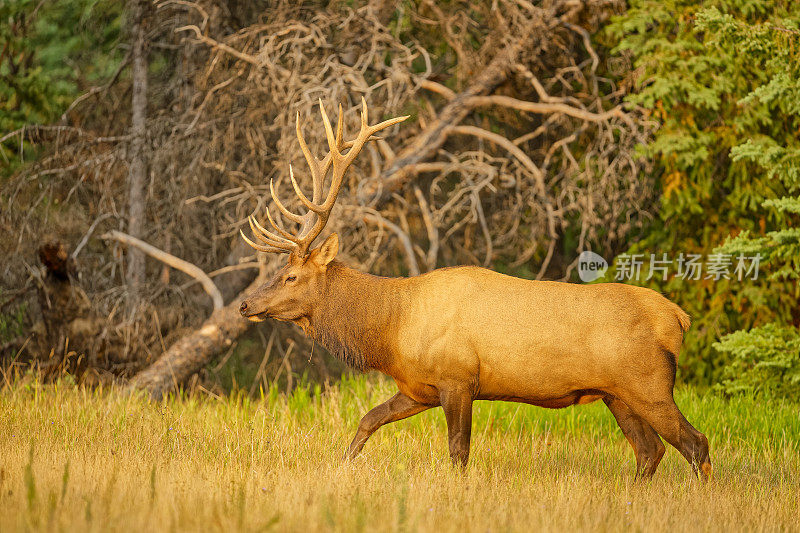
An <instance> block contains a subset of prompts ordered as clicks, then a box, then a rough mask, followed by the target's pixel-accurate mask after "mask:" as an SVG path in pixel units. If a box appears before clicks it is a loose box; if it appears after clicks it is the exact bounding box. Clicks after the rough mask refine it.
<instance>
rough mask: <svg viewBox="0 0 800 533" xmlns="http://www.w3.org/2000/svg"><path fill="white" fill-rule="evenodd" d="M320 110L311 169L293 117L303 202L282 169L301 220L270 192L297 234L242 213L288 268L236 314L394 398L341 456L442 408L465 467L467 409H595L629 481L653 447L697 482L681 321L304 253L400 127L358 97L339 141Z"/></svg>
mask: <svg viewBox="0 0 800 533" xmlns="http://www.w3.org/2000/svg"><path fill="white" fill-rule="evenodd" d="M319 106H320V113H321V115H322V123H323V125H324V128H325V135H326V138H327V142H328V147H329V149H330V151H329V152H328V154H327V155H326V156H325V157H324V158H323V159H322V160H319V159H317V158H316V157H314V156H313V155H312V154H311V152H310V151H309V148H308V146H307V145H306V142H305V140H304V139H303V134H302V131H301V126H300V116H299V113H298V117H297V138H298V140H299V143H300V148H301V150H302V152H303V155H304V156H305V159H306V161H307V162H308V166H309V167H310V173H311V179H312V182H313V193H312V197H311V199H309V198H308V197H307V196H306V195H305V194H304V193H303V191H302V190H301V188H300V186H299V185H298V183H297V181H296V179H295V177H294V173H293V172H292V168H291V166H290V167H289V178H290V180H291V183H292V186H293V188H294V191H295V193H296V194H297V197H298V198H299V200H300V203H302V205H303V206H305V208H306V209H307V210H308V211H307V213H305V214H304V215H302V216H301V215H299V214H297V213H294V212H292V211H290V210H289V209H288V208H287V207H286V206H285V205H284V204H283V203H282V202H281V201H280V199H279V198H278V196H277V195H276V194H275V188H274V186H273V183H272V181H270V194H271V196H272V200H273V203H274V205H275V207H276V208H277V210H278V211H279V212H280V214H281V215H283V216H284V217H285V218H287V219H288V220H290V221H292V222H294V223H296V224H298V225H299V230H298V231H297V232H295V233H292V232H290V231H287V230H286V229H284V228H285V227H286V226H283V225H279V224H276V222H275V220H274V219H273V217H272V215H271V214H270V210H269V206H268V207H267V210H266V218H267V220H268V221H269V223H270V225H271V226H272V228H273V230H268V229H266V228H265V227H263V226H262V225H261V224H259V222H258V220H257V219H256V218H255V217H254V216H252V215H251V216H250V217H249V219H248V220H249V224H250V227H251V229H252V231H253V233H254V235H255V237H256V238H257V239H258V240H260V241H261V242H262V243H263V244H259V243H256V242H254V241H252V240H250V239H249V238H248V237H247V236H246V235H245V234H244V233H243V232H242V233H241V236H242V237H243V238H244V239H245V241H246V242H247V243H248V244H249V245H250V246H252V247H253V248H255V249H256V250H260V251H263V252H275V253H288V254H289V260H288V263H287V264H286V266H284V267H283V268H282V269H280V270H279V271H278V272H277V274H276V275H275V276H274V278H273V279H272V280H271V281H269V282H268V283H266V284H264V285H263V286H261V287H260V288H259V289H257V290H256V291H255V293H254V294H253V295H252V296H251V297H249V298H247V299H246V300H244V301H243V302H242V304H241V307H240V311H241V314H242V315H243V316H244V317H246V318H248V319H250V320H253V321H262V320H265V319H267V318H271V319H275V320H280V321H288V322H293V323H295V324H297V325H299V326H300V327H301V328H302V329H303V332H304V333H305V334H306V335H308V336H310V337H311V338H312V339H314V340H315V341H317V342H319V343H320V344H322V345H323V346H325V347H326V348H327V349H328V350H329V351H330V353H331V354H332V355H334V356H335V357H337V358H339V359H340V360H342V361H344V362H345V363H347V364H348V365H350V366H352V367H355V368H356V369H359V370H361V371H367V370H377V371H379V372H382V373H384V374H386V375H388V376H390V377H391V378H393V379H394V381H395V382H396V384H397V388H398V389H399V392H398V393H397V394H396V395H394V396H393V397H392V398H390V399H389V400H388V401H386V402H385V403H383V404H381V405H378V406H377V407H375V408H373V409H372V410H371V411H369V412H368V413H367V414H366V415H365V416H364V417H363V418H362V419H361V422H360V423H359V426H358V430H357V432H356V435H355V438H354V439H353V441H352V443H351V444H350V447H349V449H348V450H347V457H349V458H352V457H355V456H356V455H357V454H358V453H359V452H360V451H361V450H362V448H363V447H364V444H365V443H366V441H367V439H369V437H370V436H371V435H372V434H373V433H374V432H375V431H376V430H377V429H378V428H379V427H381V426H382V425H384V424H388V423H389V422H395V421H397V420H402V419H404V418H407V417H410V416H413V415H415V414H417V413H420V412H422V411H425V410H427V409H431V408H433V407H439V406H441V407H442V409H443V410H444V414H445V419H446V421H447V431H448V440H449V448H450V456H451V458H452V460H453V461H454V462H455V463H456V464H460V465H464V466H465V465H466V463H467V460H468V457H469V446H470V433H471V428H472V404H473V402H474V401H476V400H503V401H512V402H523V403H527V404H532V405H537V406H540V407H547V408H563V407H567V406H571V405H575V404H585V403H589V402H594V401H597V400H602V401H603V402H604V403H605V404H606V405H607V406H608V408H609V410H610V411H611V413H612V415H613V416H614V418H615V419H616V421H617V423H618V424H619V427H620V429H621V430H622V432H623V434H624V435H625V437H626V438H627V439H628V441H629V442H630V445H631V446H632V448H633V451H634V453H635V456H636V476H637V477H644V478H649V477H651V476H652V475H653V473H654V472H655V470H656V467H657V466H658V464H659V462H660V461H661V458H662V456H663V455H664V451H665V448H664V444H663V443H662V441H661V438H663V439H664V440H666V441H667V442H668V443H670V444H671V445H672V446H674V447H675V448H677V449H678V450H679V451H680V453H681V454H683V456H684V457H685V458H686V459H687V460H688V461H689V463H690V464H691V465H692V468H693V470H694V472H695V474H696V475H699V476H701V477H702V478H703V479H707V478H708V476H709V475H710V473H711V461H710V458H709V451H708V440H707V439H706V437H705V435H703V434H702V433H700V432H699V431H698V430H697V429H695V428H694V427H693V426H692V425H691V424H690V423H689V422H688V421H687V420H686V418H685V417H684V416H683V414H682V413H681V411H680V410H679V409H678V406H677V405H676V404H675V401H674V399H673V386H674V383H675V371H676V363H677V358H678V353H679V351H680V348H681V344H682V342H683V334H684V333H685V332H686V330H687V329H688V328H689V323H690V321H689V316H688V315H687V314H686V313H685V312H684V311H683V310H682V309H681V308H680V307H679V306H678V305H676V304H675V303H673V302H671V301H669V300H668V299H666V298H665V297H663V296H662V295H660V294H659V293H657V292H655V291H653V290H650V289H646V288H642V287H635V286H630V285H624V284H617V283H600V284H594V285H577V284H571V283H563V282H552V281H531V280H524V279H519V278H514V277H511V276H507V275H503V274H499V273H497V272H493V271H491V270H487V269H484V268H478V267H474V266H462V267H450V268H440V269H438V270H433V271H431V272H428V273H425V274H422V275H419V276H414V277H409V278H387V277H378V276H373V275H370V274H366V273H362V272H360V271H358V270H355V269H352V268H348V267H347V266H345V265H344V264H343V263H341V262H339V261H337V260H336V255H337V253H338V249H339V238H338V236H337V235H336V233H332V234H331V235H330V236H329V237H328V238H327V239H325V241H324V242H323V243H322V244H321V245H320V246H319V247H317V248H314V249H312V248H311V244H312V242H313V241H314V239H316V238H317V236H319V234H320V233H321V232H322V230H323V229H324V228H325V225H326V223H327V221H328V218H329V216H330V213H331V209H332V208H333V205H334V203H335V202H336V198H337V195H338V194H339V189H340V188H341V186H342V179H343V177H344V175H345V172H346V171H347V169H348V167H349V166H350V165H351V163H352V162H353V160H354V159H355V157H356V156H357V155H358V153H359V152H360V151H361V149H362V148H363V147H364V145H365V144H366V143H367V142H368V141H370V140H372V139H374V138H375V137H374V135H375V134H376V133H378V132H379V131H381V130H384V129H386V128H388V127H389V126H392V125H394V124H397V123H399V122H401V121H403V120H405V119H406V118H408V117H399V118H392V119H390V120H386V121H384V122H381V123H379V124H377V125H374V126H370V125H369V122H368V112H367V105H366V102H365V101H364V100H363V99H362V109H361V129H360V131H359V133H358V135H357V136H356V137H355V139H354V140H352V141H345V140H344V129H343V122H342V110H341V106H340V107H339V119H338V123H337V126H336V132H335V133H334V132H333V129H332V127H331V124H330V122H329V120H328V116H327V115H326V113H325V110H324V108H323V107H322V101H321V100H320V102H319ZM345 150H346V152H345ZM331 168H332V176H331V184H330V187H329V189H328V192H327V194H325V195H323V192H324V190H323V189H324V186H323V181H324V180H325V178H326V175H327V174H328V172H329V171H330V170H331ZM323 196H324V197H323Z"/></svg>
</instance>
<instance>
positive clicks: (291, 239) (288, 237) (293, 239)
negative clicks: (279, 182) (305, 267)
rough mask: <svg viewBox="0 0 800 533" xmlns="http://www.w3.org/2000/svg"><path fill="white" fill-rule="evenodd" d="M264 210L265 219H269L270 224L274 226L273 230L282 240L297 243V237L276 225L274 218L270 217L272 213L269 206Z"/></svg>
mask: <svg viewBox="0 0 800 533" xmlns="http://www.w3.org/2000/svg"><path fill="white" fill-rule="evenodd" d="M264 212H265V214H266V215H267V220H268V221H269V224H270V226H272V227H273V228H275V231H277V232H278V233H279V234H280V236H281V238H282V240H285V241H288V242H291V243H294V244H299V243H298V241H297V238H296V237H295V236H294V235H292V234H291V233H289V232H288V231H286V230H285V229H283V228H282V227H280V226H278V225H277V224H276V223H275V220H274V219H273V218H272V215H271V214H270V212H269V207H267V208H266V209H264ZM270 235H274V233H273V234H270ZM268 236H269V235H268Z"/></svg>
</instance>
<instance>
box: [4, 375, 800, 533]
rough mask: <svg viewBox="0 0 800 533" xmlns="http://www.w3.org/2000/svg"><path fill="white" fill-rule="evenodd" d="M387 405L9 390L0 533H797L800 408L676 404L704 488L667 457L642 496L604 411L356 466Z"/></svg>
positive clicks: (589, 409)
mask: <svg viewBox="0 0 800 533" xmlns="http://www.w3.org/2000/svg"><path fill="white" fill-rule="evenodd" d="M391 394H393V388H392V384H391V383H390V382H388V381H385V380H383V379H380V378H377V377H375V376H360V377H353V378H345V379H344V380H343V381H341V382H339V383H337V384H335V385H333V386H330V387H328V388H326V389H325V390H321V389H320V388H319V387H306V386H301V387H299V388H297V389H295V391H294V392H293V393H292V394H291V395H288V396H287V395H285V394H283V393H281V392H279V391H278V390H277V389H276V388H273V389H271V390H270V391H268V392H266V393H262V394H261V395H260V398H258V399H252V398H249V397H248V396H247V395H246V394H244V393H240V394H235V393H234V394H232V395H231V396H230V397H227V398H222V397H213V396H209V395H207V394H203V393H197V394H191V395H185V396H183V397H178V398H170V399H168V400H166V401H164V402H161V403H155V402H150V401H148V400H146V399H144V398H142V397H139V396H131V395H128V394H125V393H124V392H123V391H118V390H113V389H112V390H102V389H95V390H89V389H85V388H81V387H76V386H75V385H73V384H71V383H69V382H66V381H62V382H60V383H56V384H52V385H42V384H40V383H38V382H37V381H35V380H30V381H26V380H24V379H23V380H20V381H18V382H17V383H13V384H11V385H10V386H7V387H6V388H4V389H3V390H2V391H0V435H2V438H0V531H4V532H5V531H18V530H37V531H38V530H47V531H61V530H64V531H76V530H77V531H162V530H181V531H186V530H188V531H193V530H213V531H221V530H224V531H230V530H247V531H269V530H274V531H325V530H343V531H405V530H410V531H417V530H419V531H432V530H435V531H437V532H440V533H444V532H449V531H458V532H467V531H530V530H542V529H546V530H579V531H588V530H591V531H617V530H622V529H625V530H637V531H638V530H665V529H670V530H692V531H697V530H703V531H708V530H722V531H728V530H747V531H789V530H800V525H798V517H800V496H799V495H798V494H799V493H798V486H800V416H798V412H799V409H798V408H799V407H800V405H798V404H797V403H791V402H787V401H779V400H774V401H772V400H771V401H765V400H759V399H754V398H750V397H735V398H732V399H723V398H721V397H719V396H717V395H715V394H712V393H701V392H698V391H696V390H694V389H691V388H679V389H678V390H677V391H676V399H677V402H678V404H679V406H680V407H681V408H682V409H683V410H684V412H685V413H686V415H687V417H688V418H689V419H690V420H691V421H692V422H693V423H694V424H695V425H696V426H697V427H698V428H699V429H701V430H702V431H704V432H705V433H706V434H707V435H708V437H709V439H710V441H711V446H712V461H713V462H714V467H715V474H714V477H713V480H712V481H711V482H710V483H708V484H705V485H704V484H702V483H700V482H699V481H697V480H696V479H695V478H694V476H693V475H692V474H691V469H690V467H689V465H688V464H687V463H686V462H685V461H684V459H683V458H682V457H681V456H680V455H679V454H678V453H677V451H675V450H674V449H673V448H671V447H668V448H667V454H666V456H665V458H664V460H663V462H662V463H661V466H660V467H659V470H658V472H657V473H656V476H655V478H654V479H653V480H652V481H649V482H641V481H635V480H634V475H633V473H634V472H633V471H634V458H633V453H632V451H631V449H630V447H629V445H628V443H627V442H626V441H625V439H624V437H623V436H622V434H621V432H620V431H619V429H618V428H617V427H616V425H615V423H614V420H613V419H612V417H611V415H610V413H608V411H607V410H606V408H605V406H604V405H603V404H602V402H598V403H595V404H591V405H586V406H578V407H572V408H567V409H562V410H557V411H551V410H544V409H539V408H534V407H530V406H525V405H519V404H508V403H500V402H478V403H477V404H476V409H475V419H474V424H473V440H472V454H471V460H470V465H469V466H468V468H467V469H466V471H460V470H458V469H456V468H454V467H452V466H451V464H450V460H449V457H448V454H447V441H446V430H445V423H444V417H443V415H442V413H441V410H439V409H436V410H431V411H429V412H427V413H423V414H421V415H418V416H416V417H413V418H411V419H408V420H405V421H401V422H397V423H394V424H390V425H387V426H385V427H383V428H382V429H381V430H379V431H378V433H376V434H375V435H374V436H373V438H372V439H371V440H370V441H369V442H368V443H367V446H366V448H365V450H364V453H363V454H362V455H361V456H360V457H358V458H357V459H356V460H354V461H351V462H347V461H343V460H342V456H343V453H344V450H345V448H346V446H347V445H348V444H349V441H350V439H351V438H352V436H353V433H354V431H355V429H356V427H357V425H358V420H359V418H360V417H361V415H363V414H364V413H365V412H366V411H367V410H368V409H369V408H370V407H371V406H374V405H376V404H377V403H379V402H381V401H383V400H384V399H386V398H388V397H389V396H390V395H391Z"/></svg>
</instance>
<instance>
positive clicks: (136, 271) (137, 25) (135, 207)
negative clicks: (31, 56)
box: [126, 0, 149, 293]
mask: <svg viewBox="0 0 800 533" xmlns="http://www.w3.org/2000/svg"><path fill="white" fill-rule="evenodd" d="M148 7H149V5H148V2H147V1H146V0H131V2H130V12H131V15H130V16H131V39H132V51H131V65H132V66H131V68H132V74H133V88H132V92H133V97H132V99H131V113H132V120H131V137H132V139H131V144H130V152H129V156H128V234H129V235H131V236H133V237H136V238H137V239H141V238H142V237H143V236H144V235H143V228H144V217H145V188H146V184H147V153H146V151H145V139H146V136H147V126H146V123H145V121H146V119H147V48H146V45H147V43H146V31H145V15H146V12H147V9H148ZM143 280H144V254H143V253H142V251H141V250H138V249H136V248H128V268H127V271H126V281H127V282H128V286H129V288H130V289H131V290H132V291H133V292H134V293H135V292H136V290H137V287H138V286H139V285H140V284H141V283H142V281H143Z"/></svg>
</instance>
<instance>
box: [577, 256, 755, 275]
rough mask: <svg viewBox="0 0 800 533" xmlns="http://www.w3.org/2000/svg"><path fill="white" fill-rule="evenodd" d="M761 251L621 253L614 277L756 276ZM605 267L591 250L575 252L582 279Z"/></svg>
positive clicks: (602, 271) (604, 270)
mask: <svg viewBox="0 0 800 533" xmlns="http://www.w3.org/2000/svg"><path fill="white" fill-rule="evenodd" d="M760 264H761V254H755V255H744V254H738V255H732V254H718V253H713V254H708V255H705V256H704V255H701V254H684V253H680V254H679V255H678V257H672V258H671V257H669V256H668V255H667V254H665V253H662V254H658V255H657V254H622V255H618V256H617V258H616V269H615V271H614V281H642V280H644V281H649V280H651V279H657V280H661V281H666V280H667V278H669V277H670V276H672V277H676V278H680V279H683V280H701V279H708V280H713V281H720V280H723V279H726V280H730V279H736V280H739V281H742V280H745V279H750V280H755V279H758V273H759V266H760ZM607 269H608V263H607V262H606V260H605V259H603V258H602V257H601V256H599V255H598V254H596V253H594V252H590V251H584V252H581V254H580V256H578V275H579V276H580V278H581V281H583V282H587V283H588V282H590V281H594V280H596V279H598V278H600V277H602V276H603V275H604V274H605V272H606V270H607Z"/></svg>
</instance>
